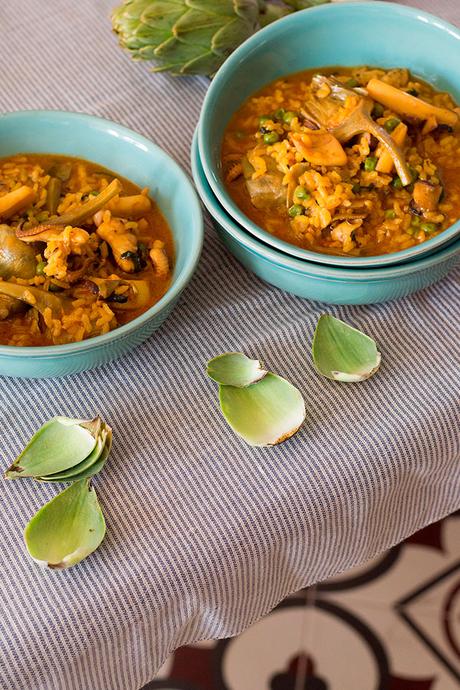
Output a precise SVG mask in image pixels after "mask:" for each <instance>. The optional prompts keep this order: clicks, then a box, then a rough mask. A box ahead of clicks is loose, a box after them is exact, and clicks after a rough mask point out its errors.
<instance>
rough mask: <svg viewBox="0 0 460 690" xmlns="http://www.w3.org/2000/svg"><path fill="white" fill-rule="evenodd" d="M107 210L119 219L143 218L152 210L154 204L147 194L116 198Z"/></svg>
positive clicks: (108, 205)
mask: <svg viewBox="0 0 460 690" xmlns="http://www.w3.org/2000/svg"><path fill="white" fill-rule="evenodd" d="M107 208H108V209H109V211H111V212H112V213H113V215H114V216H117V217H118V218H142V216H145V215H146V214H147V213H148V212H149V211H150V209H151V208H152V202H151V201H150V199H149V198H148V196H146V195H145V194H133V195H132V196H118V197H115V198H114V199H112V201H110V202H109V203H108V204H107Z"/></svg>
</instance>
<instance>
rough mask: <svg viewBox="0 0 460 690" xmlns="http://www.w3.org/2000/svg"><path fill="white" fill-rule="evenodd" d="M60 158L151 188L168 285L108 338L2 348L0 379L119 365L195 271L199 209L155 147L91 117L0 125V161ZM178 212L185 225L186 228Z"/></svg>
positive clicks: (33, 116) (2, 120)
mask: <svg viewBox="0 0 460 690" xmlns="http://www.w3.org/2000/svg"><path fill="white" fill-rule="evenodd" d="M16 153H58V154H59V153H60V154H65V155H69V156H78V157H80V158H85V159H87V160H90V161H94V162H95V163H99V164H100V165H102V166H105V167H107V168H109V169H110V170H112V171H114V172H116V173H119V174H120V175H122V176H123V177H126V178H127V179H129V180H132V181H133V182H135V183H136V184H137V185H139V186H140V187H149V189H150V190H151V195H152V197H153V198H154V199H155V200H156V202H157V203H158V205H159V207H160V209H161V210H162V212H163V214H164V215H165V217H166V219H167V221H168V223H169V225H170V227H171V229H172V233H173V236H174V243H175V251H176V262H175V266H174V273H173V278H172V285H171V287H170V288H169V290H168V291H167V293H166V294H165V295H164V296H163V297H162V298H161V299H160V301H159V302H157V303H156V304H155V305H154V306H153V307H151V308H150V309H149V310H148V311H146V312H145V313H144V314H142V315H141V316H139V317H138V318H136V319H134V320H133V321H131V322H130V323H127V324H125V325H124V326H120V328H117V329H115V330H114V331H112V332H111V333H107V334H106V335H101V336H98V337H96V338H91V339H89V340H84V341H83V342H81V343H71V344H69V345H54V346H51V347H10V346H5V345H1V346H0V375H3V376H17V377H27V378H42V377H53V376H65V375H67V374H73V373H75V372H77V371H83V370H85V369H92V368H93V367H96V366H99V365H100V364H104V363H105V362H108V361H110V360H112V359H115V358H117V357H120V356H121V355H123V354H125V353H126V352H128V351H129V350H131V349H132V348H133V347H134V346H136V345H139V344H140V343H141V342H142V341H143V340H145V339H146V338H148V336H149V335H151V334H152V333H153V331H155V330H156V329H157V328H159V327H160V326H161V324H162V323H163V321H164V320H165V319H166V318H167V316H168V315H169V313H170V312H171V310H172V309H173V307H174V305H175V303H176V301H177V299H178V297H179V295H180V293H181V292H182V290H183V289H184V287H185V286H186V285H187V283H188V281H189V280H190V278H191V277H192V274H193V272H194V270H195V268H196V265H197V263H198V260H199V257H200V252H201V246H202V242H203V219H202V213H201V207H200V203H199V201H198V198H197V196H196V193H195V191H194V189H193V187H192V185H191V183H190V182H189V180H188V178H187V176H186V175H185V174H184V173H183V172H182V170H181V169H180V168H179V166H178V165H177V164H176V163H175V162H174V161H173V160H172V159H171V158H170V157H169V156H168V155H167V154H166V153H165V152H164V151H162V150H161V149H160V148H158V146H156V145H155V144H153V143H152V142H151V141H149V140H148V139H145V138H144V137H142V136H140V135H139V134H136V133H135V132H132V131H131V130H129V129H127V128H126V127H122V126H121V125H118V124H115V123H114V122H110V121H108V120H103V119H101V118H98V117H93V116H90V115H82V114H78V113H65V112H58V111H52V112H46V111H24V112H18V113H8V114H5V115H3V116H1V117H0V157H2V156H10V155H13V154H16ZM184 208H186V209H187V223H184Z"/></svg>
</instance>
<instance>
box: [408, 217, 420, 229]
mask: <svg viewBox="0 0 460 690" xmlns="http://www.w3.org/2000/svg"><path fill="white" fill-rule="evenodd" d="M421 222H422V219H421V218H420V217H419V216H413V218H412V219H411V222H410V224H411V225H413V226H414V228H417V227H418V226H419V225H420V223H421Z"/></svg>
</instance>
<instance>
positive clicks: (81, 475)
mask: <svg viewBox="0 0 460 690" xmlns="http://www.w3.org/2000/svg"><path fill="white" fill-rule="evenodd" d="M111 447H112V432H111V431H110V433H109V434H108V435H107V438H106V442H105V445H104V447H103V448H102V452H101V454H100V456H99V457H98V459H97V460H96V462H94V463H93V464H92V465H89V466H88V467H86V468H83V463H80V465H77V466H76V467H72V468H71V470H69V473H68V476H67V477H66V478H65V479H62V478H57V475H50V476H49V477H40V479H39V480H38V481H40V482H47V483H55V482H61V483H62V482H77V481H80V479H87V478H89V477H94V475H96V474H99V472H100V471H101V470H102V468H103V467H104V465H105V463H106V461H107V458H108V457H109V455H110V449H111ZM85 464H86V463H85ZM80 466H81V467H80Z"/></svg>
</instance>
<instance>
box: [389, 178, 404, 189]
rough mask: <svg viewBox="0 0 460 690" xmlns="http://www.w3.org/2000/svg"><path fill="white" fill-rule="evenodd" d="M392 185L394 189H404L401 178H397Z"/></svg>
mask: <svg viewBox="0 0 460 690" xmlns="http://www.w3.org/2000/svg"><path fill="white" fill-rule="evenodd" d="M391 185H392V187H394V189H402V188H403V186H404V185H403V183H402V180H401V178H400V177H395V178H394V180H393V182H392V183H391Z"/></svg>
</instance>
